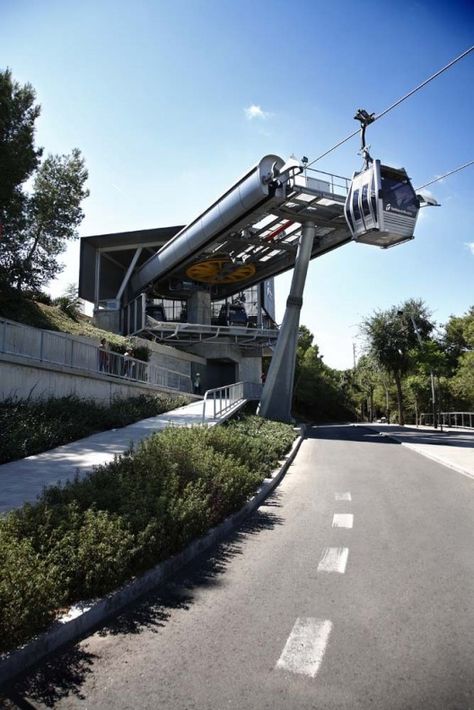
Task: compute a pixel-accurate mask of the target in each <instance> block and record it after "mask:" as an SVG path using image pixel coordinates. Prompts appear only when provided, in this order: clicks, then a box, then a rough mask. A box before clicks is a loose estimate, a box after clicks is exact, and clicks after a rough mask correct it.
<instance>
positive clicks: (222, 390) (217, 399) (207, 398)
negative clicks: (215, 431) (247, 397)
mask: <svg viewBox="0 0 474 710" xmlns="http://www.w3.org/2000/svg"><path fill="white" fill-rule="evenodd" d="M244 385H245V383H244V382H235V383H234V384H232V385H224V387H215V388H214V389H211V390H207V391H206V392H205V394H204V399H203V405H202V421H203V422H204V421H205V420H206V413H207V411H208V407H207V405H208V403H209V402H212V404H211V405H210V406H211V410H212V419H217V418H218V417H221V416H222V415H223V414H225V413H226V412H228V411H229V410H230V409H232V408H233V407H234V406H235V405H236V404H237V402H241V401H242V400H243V399H244ZM207 418H209V417H207Z"/></svg>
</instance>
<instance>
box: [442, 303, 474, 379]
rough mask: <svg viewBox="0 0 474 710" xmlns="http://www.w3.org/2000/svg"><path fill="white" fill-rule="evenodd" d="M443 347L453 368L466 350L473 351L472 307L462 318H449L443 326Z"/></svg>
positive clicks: (473, 327)
mask: <svg viewBox="0 0 474 710" xmlns="http://www.w3.org/2000/svg"><path fill="white" fill-rule="evenodd" d="M443 347H444V349H445V351H446V353H447V355H448V358H449V362H450V365H451V366H452V367H453V368H455V367H456V366H457V362H458V359H459V357H460V356H461V354H462V353H463V352H465V351H466V350H474V306H471V308H470V309H469V310H468V311H467V313H465V314H464V315H463V316H451V317H450V319H449V320H448V322H447V323H446V325H445V333H444V337H443Z"/></svg>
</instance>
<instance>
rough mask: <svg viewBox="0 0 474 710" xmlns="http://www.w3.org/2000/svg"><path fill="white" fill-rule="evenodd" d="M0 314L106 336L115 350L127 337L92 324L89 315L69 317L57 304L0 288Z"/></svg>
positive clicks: (121, 347)
mask: <svg viewBox="0 0 474 710" xmlns="http://www.w3.org/2000/svg"><path fill="white" fill-rule="evenodd" d="M0 316H1V317H3V318H8V319H9V320H13V321H16V322H17V323H23V325H30V326H32V327H33V328H43V329H45V330H53V331H56V332H60V333H70V334H71V335H77V336H81V337H85V338H92V339H94V340H95V341H97V342H100V340H101V339H102V338H106V339H107V341H108V342H109V344H110V346H111V348H112V349H113V350H114V351H117V352H122V351H124V350H125V348H126V347H127V344H128V339H127V338H125V337H123V336H122V335H117V334H116V333H111V332H109V331H108V330H102V329H101V328H96V327H95V326H93V325H92V323H91V319H90V318H89V317H88V316H84V315H79V316H78V317H77V318H71V317H70V316H69V315H68V314H67V313H65V312H64V310H62V309H61V308H60V307H58V306H53V305H49V304H47V303H41V302H40V301H36V300H32V299H29V298H25V297H24V296H21V295H20V294H15V295H12V294H11V293H4V292H1V291H0Z"/></svg>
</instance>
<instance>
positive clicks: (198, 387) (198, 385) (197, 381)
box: [193, 372, 201, 394]
mask: <svg viewBox="0 0 474 710" xmlns="http://www.w3.org/2000/svg"><path fill="white" fill-rule="evenodd" d="M193 389H194V394H201V375H200V374H199V372H196V375H195V377H194V382H193Z"/></svg>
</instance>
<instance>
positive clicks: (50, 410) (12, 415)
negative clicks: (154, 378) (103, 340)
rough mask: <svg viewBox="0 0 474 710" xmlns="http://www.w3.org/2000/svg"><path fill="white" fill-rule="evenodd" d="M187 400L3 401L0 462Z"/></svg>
mask: <svg viewBox="0 0 474 710" xmlns="http://www.w3.org/2000/svg"><path fill="white" fill-rule="evenodd" d="M186 402H187V399H186V397H184V396H182V395H177V396H174V397H173V396H161V395H156V396H151V395H140V396H139V397H131V398H129V399H116V400H114V401H113V402H112V404H111V405H110V406H107V405H105V404H104V405H102V404H99V403H97V402H94V401H93V400H84V399H79V398H78V397H75V396H70V397H61V398H50V399H48V400H42V401H28V400H12V399H11V400H7V401H5V402H3V403H1V404H0V429H1V430H2V432H3V435H2V437H1V439H0V464H2V463H7V462H8V461H14V460H15V459H19V458H23V457H25V456H32V455H33V454H38V453H41V452H43V451H47V450H48V449H52V448H54V447H55V446H60V445H62V444H67V443H68V442H70V441H75V440H76V439H81V438H83V437H84V436H89V435H90V434H93V433H95V432H98V431H105V430H106V429H112V428H116V427H122V426H126V425H127V424H131V423H132V422H136V421H139V420H140V419H146V418H147V417H153V416H156V415H158V414H162V413H163V412H167V411H169V410H170V409H175V408H176V407H180V406H182V405H183V404H185V403H186Z"/></svg>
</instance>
